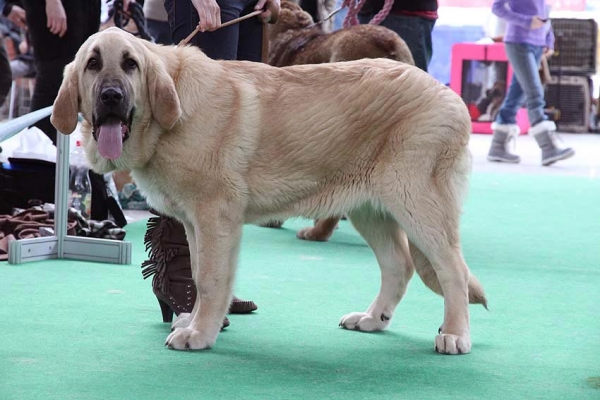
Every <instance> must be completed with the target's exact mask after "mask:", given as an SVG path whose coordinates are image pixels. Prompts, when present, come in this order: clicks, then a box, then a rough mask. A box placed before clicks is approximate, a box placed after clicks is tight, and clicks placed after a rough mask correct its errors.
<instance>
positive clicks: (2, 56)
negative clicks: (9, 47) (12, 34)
mask: <svg viewBox="0 0 600 400" xmlns="http://www.w3.org/2000/svg"><path fill="white" fill-rule="evenodd" d="M12 80H13V75H12V71H11V63H10V62H9V61H8V54H6V49H5V48H4V41H2V40H0V104H4V100H6V96H8V92H10V87H11V86H12Z"/></svg>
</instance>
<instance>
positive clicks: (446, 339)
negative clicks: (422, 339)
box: [435, 333, 471, 354]
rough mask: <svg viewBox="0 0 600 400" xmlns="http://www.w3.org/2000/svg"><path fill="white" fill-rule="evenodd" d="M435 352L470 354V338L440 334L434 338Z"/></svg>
mask: <svg viewBox="0 0 600 400" xmlns="http://www.w3.org/2000/svg"><path fill="white" fill-rule="evenodd" d="M435 351H437V352H438V353H441V354H467V353H470V352H471V338H470V337H469V336H468V335H467V336H458V335H451V334H449V333H442V334H440V335H437V336H436V337H435Z"/></svg>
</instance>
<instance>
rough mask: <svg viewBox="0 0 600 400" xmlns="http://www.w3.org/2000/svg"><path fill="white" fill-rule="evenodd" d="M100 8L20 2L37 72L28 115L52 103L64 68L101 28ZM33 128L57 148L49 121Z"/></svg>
mask: <svg viewBox="0 0 600 400" xmlns="http://www.w3.org/2000/svg"><path fill="white" fill-rule="evenodd" d="M100 6H101V4H100V0H85V1H81V0H23V8H24V9H25V14H26V20H27V28H28V31H29V33H30V35H31V45H32V46H33V48H34V52H33V57H34V60H35V68H36V78H35V87H34V91H33V96H32V98H31V111H35V110H39V109H41V108H44V107H47V106H51V105H52V104H53V103H54V99H55V98H56V95H57V94H58V89H59V88H60V84H61V82H62V78H63V70H64V68H65V66H66V65H67V64H68V63H70V62H71V61H73V59H74V58H75V54H76V53H77V50H79V47H80V46H81V45H82V44H83V42H85V40H86V39H87V38H88V37H90V36H91V35H92V34H94V33H96V32H98V29H99V28H100ZM35 126H37V127H38V128H40V129H41V130H42V131H43V132H44V133H45V134H46V135H47V136H48V137H49V138H50V139H51V140H52V143H54V144H56V129H55V128H54V127H53V126H52V124H51V123H50V118H49V117H48V118H44V119H42V120H41V121H39V122H38V123H36V124H35Z"/></svg>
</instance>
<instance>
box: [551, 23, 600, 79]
mask: <svg viewBox="0 0 600 400" xmlns="http://www.w3.org/2000/svg"><path fill="white" fill-rule="evenodd" d="M552 29H553V30H554V37H555V43H554V48H555V51H556V52H555V54H554V55H553V56H552V57H550V58H549V60H548V66H549V67H550V72H552V73H553V74H555V73H562V74H566V75H594V74H595V73H596V62H597V59H596V57H597V51H598V41H597V40H598V23H597V22H596V21H595V20H593V19H576V18H553V19H552Z"/></svg>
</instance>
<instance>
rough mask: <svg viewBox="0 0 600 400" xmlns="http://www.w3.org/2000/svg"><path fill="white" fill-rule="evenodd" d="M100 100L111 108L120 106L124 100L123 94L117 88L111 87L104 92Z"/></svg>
mask: <svg viewBox="0 0 600 400" xmlns="http://www.w3.org/2000/svg"><path fill="white" fill-rule="evenodd" d="M100 100H102V102H103V103H104V104H106V105H107V106H109V107H114V106H118V105H119V104H120V103H121V101H122V100H123V92H122V91H121V89H119V88H116V87H109V88H106V89H103V90H102V93H101V94H100Z"/></svg>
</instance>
